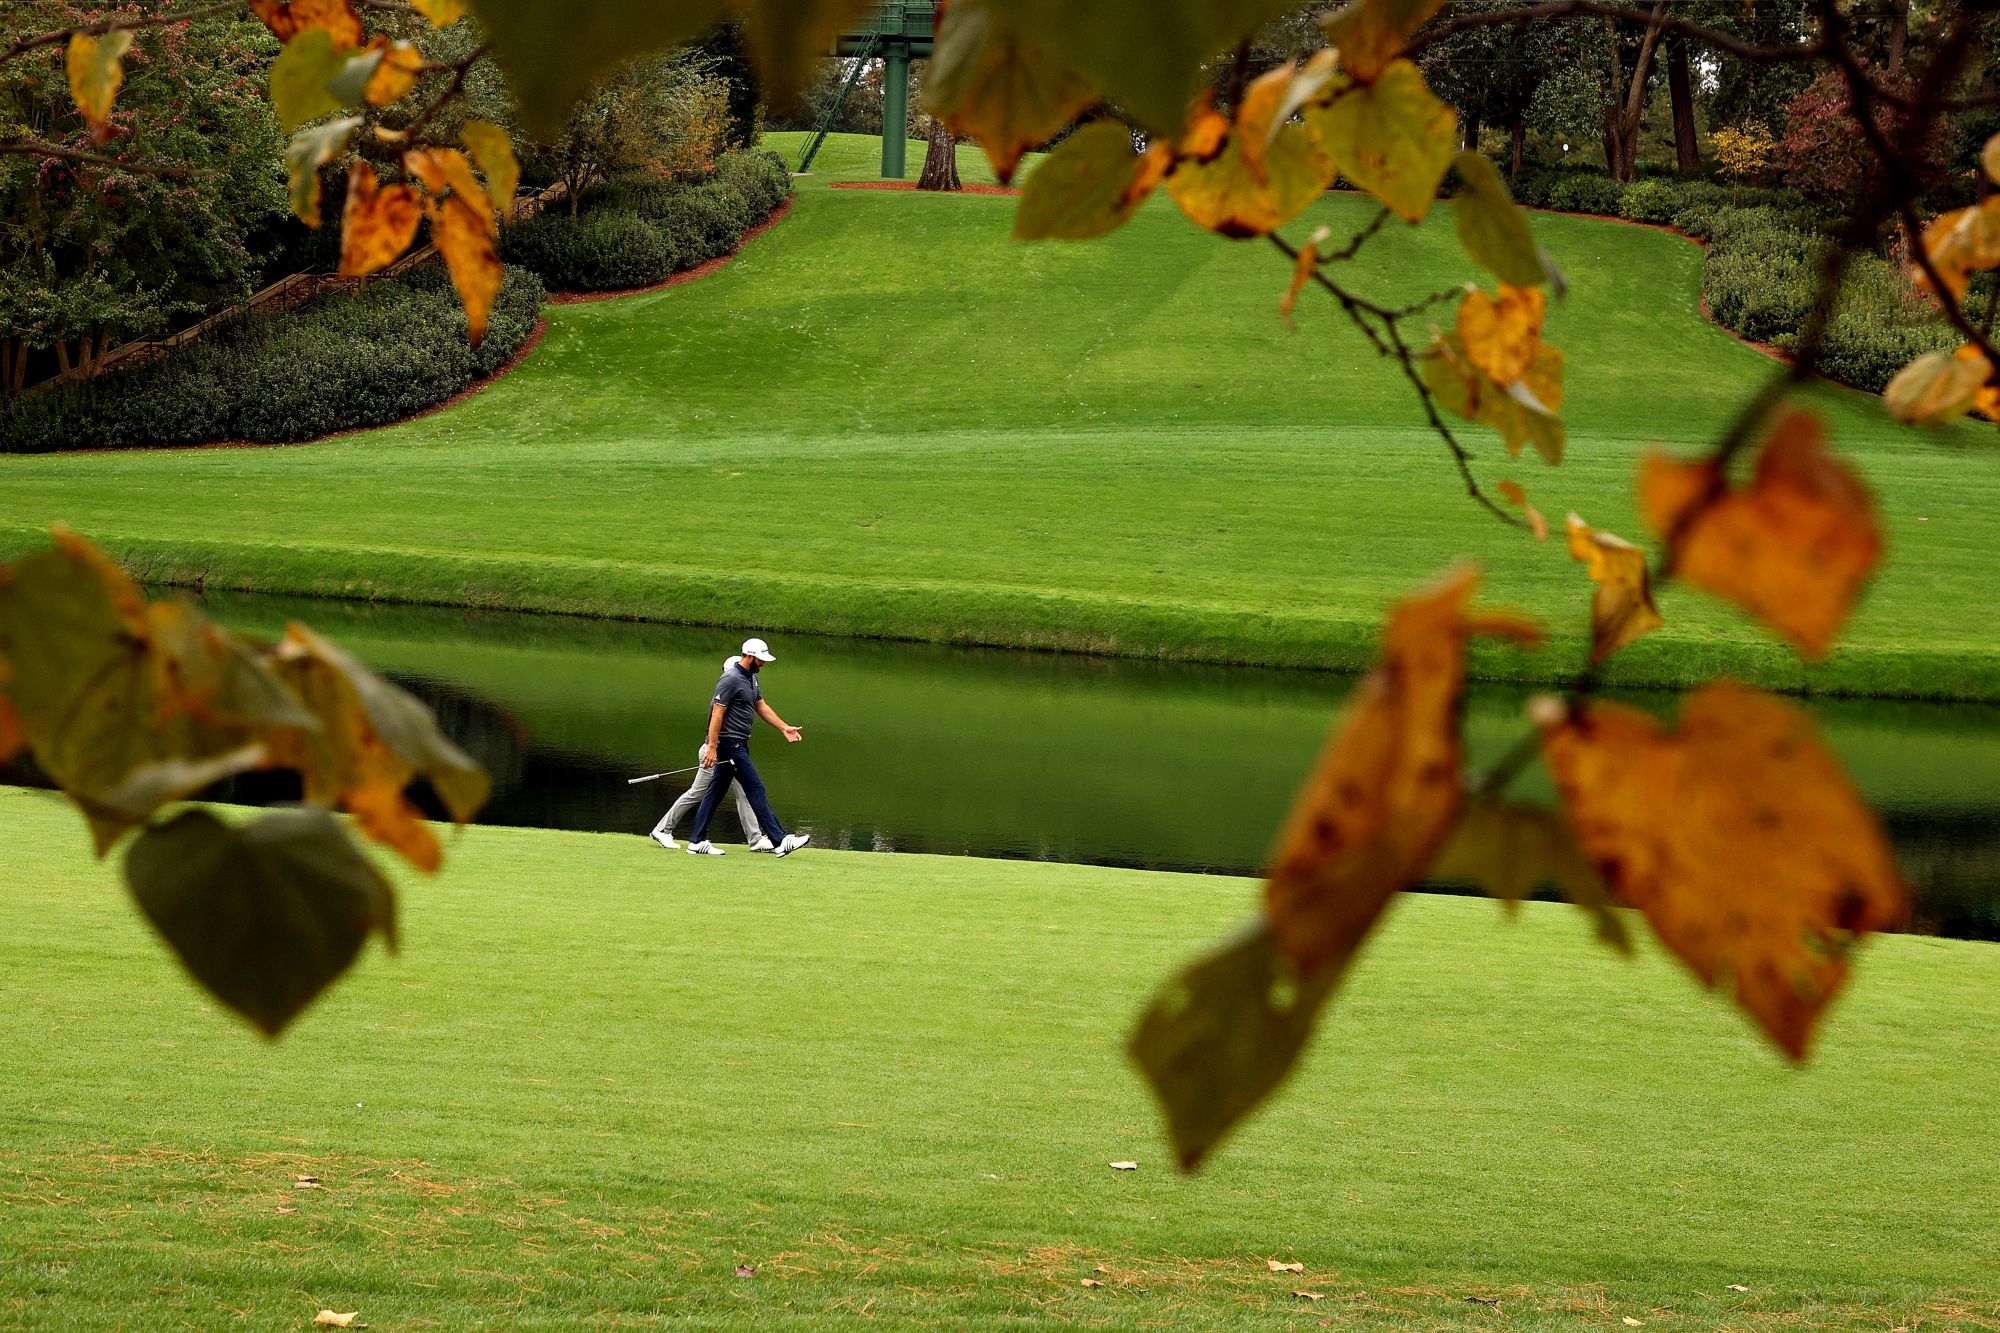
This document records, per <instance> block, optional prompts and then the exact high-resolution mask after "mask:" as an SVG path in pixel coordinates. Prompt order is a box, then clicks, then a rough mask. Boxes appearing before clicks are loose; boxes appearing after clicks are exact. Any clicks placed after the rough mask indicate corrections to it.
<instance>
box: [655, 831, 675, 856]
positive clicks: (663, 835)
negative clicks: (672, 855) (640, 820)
mask: <svg viewBox="0 0 2000 1333" xmlns="http://www.w3.org/2000/svg"><path fill="white" fill-rule="evenodd" d="M653 841H654V842H657V843H659V844H660V846H662V847H664V848H666V849H667V850H668V851H670V852H677V851H679V850H680V846H681V845H680V844H679V843H677V842H675V841H674V835H673V834H671V833H669V832H667V831H666V830H665V829H654V830H653Z"/></svg>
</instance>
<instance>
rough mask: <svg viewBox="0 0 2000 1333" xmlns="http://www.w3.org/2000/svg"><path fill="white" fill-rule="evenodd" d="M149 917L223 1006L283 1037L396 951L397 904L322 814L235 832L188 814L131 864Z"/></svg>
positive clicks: (162, 829) (201, 813) (129, 858)
mask: <svg viewBox="0 0 2000 1333" xmlns="http://www.w3.org/2000/svg"><path fill="white" fill-rule="evenodd" d="M125 878H126V882H127V884H129V885H130V887H131V890H132V896H133V898H135V899H136V900H137V901H138V904H139V909H140V910H141V911H142V912H144V913H145V914H146V919H147V920H148V921H150V922H152V923H153V927H154V929H156V930H158V931H159V932H160V935H161V936H162V937H163V938H164V939H165V940H166V942H167V944H168V945H169V946H170V947H172V949H173V951H174V952H175V953H176V954H178V955H179V956H180V960H181V962H182V963H183V964H184V965H185V966H186V967H187V970H188V971H189V972H190V973H191V974H193V976H194V978H195V980H196V981H198V982H200V983H201V984H202V985H203V986H205V987H207V989H208V990H209V991H210V993H212V994H213V995H214V996H215V997H216V999H218V1000H220V1001H222V1003H224V1004H226V1005H228V1006H229V1007H230V1008H231V1009H234V1010H235V1011H236V1012H237V1013H239V1014H241V1015H243V1017H245V1018H247V1019H249V1020H250V1022H251V1023H252V1024H254V1025H255V1026H256V1027H257V1029H258V1030H259V1031H261V1032H263V1033H264V1034H265V1035H266V1036H269V1037H275V1036H277V1035H278V1034H279V1033H280V1032H282V1031H284V1029H285V1027H286V1025H288V1024H289V1023H290V1022H291V1021H292V1020H293V1019H294V1018H296V1017H298V1015H299V1014H300V1013H301V1012H302V1011H303V1010H304V1009H305V1007H306V1006H307V1005H309V1004H311V1003H312V1001H313V1000H314V998H316V997H317V996H318V995H319V994H320V992H322V991H324V990H325V989H326V988H327V986H329V985H330V984H332V982H333V981H334V979H335V978H336V977H338V976H339V975H340V974H341V973H342V972H344V971H346V970H347V968H348V966H349V965H350V964H352V963H353V961H354V959H355V956H356V955H357V954H359V953H360V952H361V946H362V945H363V944H364V943H365V942H366V941H367V939H368V936H369V935H370V934H372V933H374V932H375V931H378V930H379V931H381V932H382V935H383V937H384V939H385V940H386V941H387V943H388V945H389V947H390V948H391V949H394V948H395V944H396V915H395V911H396V908H395V894H394V892H393V890H391V888H390V887H389V882H388V881H387V880H385V879H384V878H383V877H382V874H381V872H380V871H378V870H376V869H375V867H374V866H373V865H372V864H371V863H370V862H369V860H368V858H367V857H365V856H363V855H362V854H361V852H360V850H359V849H358V848H356V847H355V846H354V844H353V843H352V842H351V841H349V839H348V837H347V834H346V832H345V831H343V830H342V828H341V827H340V824H339V822H338V821H337V820H335V819H334V817H333V816H332V815H330V814H328V813H327V812H325V811H324V810H283V811H279V812H277V813H275V814H269V815H265V816H264V817H263V818H261V819H259V820H257V821H256V822H254V823H250V824H243V825H236V826H231V825H228V824H224V823H223V822H222V821H220V820H218V819H217V818H216V817H215V816H214V815H211V814H209V813H208V812H207V811H205V810H189V811H187V812H186V813H184V814H182V815H179V816H178V817H176V818H175V819H173V820H172V821H170V822H168V823H166V824H163V825H160V826H159V827H157V828H153V829H149V830H147V832H146V833H145V834H144V835H143V836H142V837H140V838H139V839H138V840H137V841H135V842H134V843H133V844H132V849H131V851H130V852H128V853H127V854H126V857H125Z"/></svg>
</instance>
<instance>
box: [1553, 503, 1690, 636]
mask: <svg viewBox="0 0 2000 1333" xmlns="http://www.w3.org/2000/svg"><path fill="white" fill-rule="evenodd" d="M1569 554H1570V558H1571V559H1573V560H1580V561H1582V562H1583V563H1584V564H1586V565H1588V566H1589V567H1590V578H1591V581H1592V582H1593V583H1595V584H1596V585H1597V587H1596V590H1595V591H1593V592H1592V593H1591V596H1590V661H1591V665H1593V666H1597V665H1600V664H1602V663H1603V662H1604V661H1606V660H1607V659H1608V658H1609V657H1610V656H1611V655H1612V654H1613V653H1615V652H1617V651H1618V650H1619V649H1620V648H1623V647H1624V646H1625V645H1626V644H1628V643H1631V642H1632V641H1633V640H1634V639H1637V638H1640V637H1641V636H1643V635H1647V634H1651V633H1652V632H1653V631H1654V630H1656V629H1658V628H1659V627H1660V626H1662V625H1664V624H1666V623H1667V622H1666V621H1665V620H1664V619H1662V618H1661V616H1660V609H1659V608H1658V607H1657V606H1655V605H1654V604H1653V575H1652V572H1651V571H1650V570H1648V569H1647V568H1646V553H1645V552H1644V551H1642V550H1640V549H1639V548H1638V547H1636V546H1634V545H1633V544H1632V543H1631V542H1628V541H1626V540H1625V539H1624V538H1622V537H1618V536H1615V535H1613V534H1612V533H1609V532H1600V531H1599V530H1597V529H1596V528H1593V527H1591V526H1590V525H1589V524H1588V523H1586V522H1584V521H1583V520H1582V519H1580V518H1578V517H1577V516H1576V515H1575V514H1571V515H1570V516H1569Z"/></svg>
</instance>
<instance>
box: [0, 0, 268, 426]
mask: <svg viewBox="0 0 2000 1333" xmlns="http://www.w3.org/2000/svg"><path fill="white" fill-rule="evenodd" d="M114 12H115V13H118V14H122V15H132V16H136V15H138V14H140V13H143V12H144V11H142V10H140V9H138V8H136V7H128V8H126V9H122V10H118V11H114ZM90 17H96V15H94V14H92V13H91V12H89V11H86V10H83V9H82V8H79V7H75V6H64V7H62V8H60V9H58V10H57V11H56V12H55V13H53V14H51V13H50V12H49V11H47V10H45V9H36V10H34V11H32V12H31V13H24V12H23V11H22V10H21V9H20V8H18V7H13V8H8V9H6V10H4V11H0V45H4V44H6V43H11V42H13V41H16V40H18V39H20V38H21V37H24V36H27V35H29V34H30V33H32V32H35V31H40V30H41V28H42V27H43V26H44V25H46V24H48V23H50V22H51V21H52V20H53V21H55V22H80V21H83V20H84V19H86V18H90ZM275 50H276V45H275V43H273V42H272V41H271V40H270V37H269V36H268V35H267V34H266V33H265V32H264V30H263V28H262V26H261V25H259V24H258V23H257V22H256V21H255V20H253V19H251V18H249V17H248V16H247V15H210V16H206V17H203V18H200V19H197V20H194V21H190V22H185V23H178V24H174V25H171V26H169V27H166V28H163V29H161V30H160V31H159V34H158V37H157V40H156V41H155V42H154V43H152V44H149V45H148V47H146V48H145V49H143V50H135V51H134V52H133V53H132V54H131V56H130V57H129V58H128V59H127V61H126V62H125V65H126V69H125V81H124V86H123V88H122V89H121V90H120V95H119V102H118V106H117V109H116V111H115V113H114V114H113V116H112V118H111V121H110V123H109V126H108V134H109V138H108V142H107V143H106V145H105V152H104V154H102V158H103V160H78V159H76V158H69V159H62V158H54V157H31V156H20V155H10V156H5V157H0V292H4V296H0V300H4V302H5V304H6V308H7V310H8V311H9V319H8V322H7V325H6V330H5V338H4V341H0V382H4V385H5V387H7V388H11V389H19V388H20V387H22V385H23V384H24V383H25V382H26V379H27V372H28V362H29V353H30V351H31V349H35V348H47V349H52V351H53V354H54V355H53V363H52V364H50V365H48V369H51V370H62V371H72V370H74V371H78V372H81V373H83V374H85V375H89V374H93V373H95V369H96V366H97V359H98V358H99V357H100V356H101V355H102V354H103V353H104V352H105V351H108V350H109V349H110V348H111V347H112V346H113V345H115V344H116V343H118V342H120V341H123V340H125V339H127V338H131V337H136V336H144V335H147V334H153V333H158V332H161V331H163V330H165V329H167V328H169V327H171V326H172V325H173V324H174V322H175V321H176V320H179V319H181V318H183V317H185V316H187V315H190V314H198V313H203V312H206V311H207V310H209V309H212V308H214V307H215V306H218V305H223V304H227V303H229V302H232V301H237V300H241V299H242V298H243V297H245V296H247V295H249V293H250V291H251V288H252V286H253V283H254V281H255V279H256V277H257V276H258V272H259V265H258V257H257V256H256V255H255V254H254V253H252V251H251V249H250V244H249V242H250V239H251V237H252V236H254V235H255V234H256V233H257V231H258V229H259V228H260V227H261V226H262V225H263V224H264V223H265V222H266V220H268V219H271V218H274V217H277V216H280V215H282V214H283V213H284V211H285V195H284V176H283V173H282V172H281V170H280V169H279V165H278V155H279V150H280V148H281V146H282V142H283V141H282V140H281V139H280V138H279V135H278V124H277V119H276V117H275V116H273V115H272V113H271V107H270V103H269V102H268V101H267V100H266V98H265V97H264V95H263V91H262V88H261V87H260V86H259V80H258V78H257V75H258V73H259V71H260V70H261V68H262V67H263V66H264V65H266V64H268V63H269V61H270V58H271V54H272V52H274V51H275ZM0 120H5V121H7V122H8V123H10V124H13V125H18V126H21V127H23V128H24V130H25V131H26V132H27V133H29V134H31V135H34V136H36V137H37V139H38V141H41V142H46V143H48V144H51V145H53V146H57V147H60V148H62V149H64V150H66V151H69V152H72V153H78V154H87V153H89V152H90V151H91V150H92V148H93V144H92V140H91V132H90V130H89V128H88V127H87V126H86V125H85V124H84V122H83V120H82V118H81V117H80V116H78V114H77V113H76V110H75V107H74V106H73V104H72V103H71V101H70V97H69V91H68V88H67V87H66V84H65V80H64V78H63V74H62V59H61V56H60V53H49V52H39V53H37V58H29V59H22V60H16V61H12V62H9V63H8V64H6V65H0Z"/></svg>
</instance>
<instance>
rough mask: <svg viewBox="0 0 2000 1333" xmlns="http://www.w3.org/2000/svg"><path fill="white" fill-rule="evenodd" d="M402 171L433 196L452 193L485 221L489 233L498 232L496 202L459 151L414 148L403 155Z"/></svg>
mask: <svg viewBox="0 0 2000 1333" xmlns="http://www.w3.org/2000/svg"><path fill="white" fill-rule="evenodd" d="M403 169H404V170H405V171H407V172H409V173H410V174H411V175H412V176H415V177H416V178H417V179H418V180H420V181H422V182H423V183H424V188H425V189H426V190H429V191H430V192H431V193H432V194H434V195H439V196H442V195H444V194H445V193H446V192H447V191H449V192H450V194H451V195H452V196H453V197H454V198H458V199H462V200H464V201H465V203H466V206H467V207H469V208H471V209H472V211H473V212H475V213H477V214H478V215H479V216H480V217H482V218H484V219H485V221H486V226H487V228H488V229H489V230H494V231H497V230H498V226H499V224H498V222H497V220H496V219H495V217H494V214H493V201H492V200H491V199H488V198H487V197H486V187H485V186H484V185H481V184H480V183H479V177H478V176H477V175H475V174H474V173H473V170H472V162H471V161H470V160H469V159H468V158H467V157H466V156H465V154H464V153H461V152H459V151H458V150H457V149H456V148H412V149H410V150H409V151H408V152H406V153H404V154H403Z"/></svg>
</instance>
